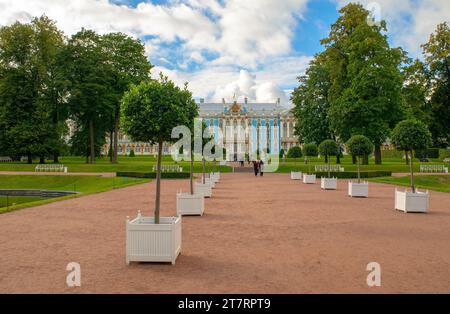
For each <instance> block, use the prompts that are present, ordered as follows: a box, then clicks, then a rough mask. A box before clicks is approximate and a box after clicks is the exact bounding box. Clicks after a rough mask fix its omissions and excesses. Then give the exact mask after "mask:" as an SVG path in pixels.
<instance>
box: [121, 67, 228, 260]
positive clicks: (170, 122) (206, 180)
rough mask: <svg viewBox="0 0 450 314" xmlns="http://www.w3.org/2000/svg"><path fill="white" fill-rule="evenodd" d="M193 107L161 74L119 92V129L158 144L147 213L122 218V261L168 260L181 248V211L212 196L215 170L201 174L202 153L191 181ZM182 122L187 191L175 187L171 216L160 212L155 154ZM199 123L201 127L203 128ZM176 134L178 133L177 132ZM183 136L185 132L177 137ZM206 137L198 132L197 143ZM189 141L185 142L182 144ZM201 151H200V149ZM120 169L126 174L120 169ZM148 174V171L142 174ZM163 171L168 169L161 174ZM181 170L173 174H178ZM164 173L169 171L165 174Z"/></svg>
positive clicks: (193, 209) (194, 209)
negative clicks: (153, 190)
mask: <svg viewBox="0 0 450 314" xmlns="http://www.w3.org/2000/svg"><path fill="white" fill-rule="evenodd" d="M197 116H198V107H197V104H196V103H195V101H194V100H193V98H192V94H191V93H190V92H189V91H188V89H187V86H185V87H184V89H181V88H179V87H178V86H176V85H175V84H174V83H173V82H172V81H170V80H168V79H167V78H166V77H163V76H162V75H161V77H160V79H159V80H148V81H144V82H142V83H141V84H139V85H137V86H132V87H131V88H130V90H129V91H128V92H127V93H125V95H124V98H123V99H122V106H121V124H122V130H123V131H124V132H125V133H126V134H127V135H129V136H130V137H131V138H132V139H133V140H134V141H139V142H148V143H153V144H157V145H158V155H157V163H156V164H157V166H156V196H155V208H154V215H153V216H144V215H142V214H141V212H140V211H138V214H137V217H135V218H134V219H130V218H129V217H127V220H126V252H125V254H126V263H127V264H129V263H130V262H170V263H172V264H175V261H176V259H177V257H178V256H179V254H180V253H181V249H182V247H181V244H182V240H181V239H182V216H183V215H198V216H202V215H203V213H204V211H205V198H208V197H212V189H213V188H214V187H215V185H216V184H217V183H218V182H219V180H220V172H216V171H214V172H212V173H210V174H208V175H207V174H206V166H205V163H206V161H205V158H204V157H203V158H202V164H203V165H202V166H203V175H202V178H201V182H194V173H193V172H194V171H193V170H194V158H193V157H194V148H195V149H197V147H194V146H195V145H194V144H193V143H194V141H193V139H194V135H193V134H194V133H195V132H194V128H195V127H197V126H196V124H195V123H194V121H195V118H196V117H197ZM180 126H181V127H183V128H185V129H186V128H188V129H189V131H190V133H191V138H190V143H191V144H190V148H191V149H190V151H189V152H188V155H189V157H190V158H189V159H190V173H189V178H190V188H189V192H184V193H183V192H182V191H180V192H177V195H176V204H177V216H176V217H161V215H160V210H161V208H160V206H161V201H160V198H161V159H162V150H163V149H162V148H163V143H173V142H175V141H176V139H175V138H174V134H173V133H174V130H176V129H178V127H180ZM205 129H206V126H205V125H204V124H203V126H202V127H201V131H202V134H203V131H205ZM178 135H179V134H178ZM183 140H185V138H183ZM211 140H212V137H210V136H205V137H203V143H202V147H201V149H202V150H203V148H204V147H205V145H206V144H207V143H210V142H211ZM188 147H189V146H188ZM202 155H203V154H202ZM120 175H125V176H126V175H130V173H122V174H120ZM148 175H149V176H153V174H148ZM164 175H168V174H164ZM179 175H181V174H177V175H176V176H177V177H178V176H179ZM169 177H170V175H169Z"/></svg>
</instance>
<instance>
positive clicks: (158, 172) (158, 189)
mask: <svg viewBox="0 0 450 314" xmlns="http://www.w3.org/2000/svg"><path fill="white" fill-rule="evenodd" d="M162 151H163V142H162V141H159V143H158V161H157V162H156V197H155V224H159V212H160V205H161V160H162Z"/></svg>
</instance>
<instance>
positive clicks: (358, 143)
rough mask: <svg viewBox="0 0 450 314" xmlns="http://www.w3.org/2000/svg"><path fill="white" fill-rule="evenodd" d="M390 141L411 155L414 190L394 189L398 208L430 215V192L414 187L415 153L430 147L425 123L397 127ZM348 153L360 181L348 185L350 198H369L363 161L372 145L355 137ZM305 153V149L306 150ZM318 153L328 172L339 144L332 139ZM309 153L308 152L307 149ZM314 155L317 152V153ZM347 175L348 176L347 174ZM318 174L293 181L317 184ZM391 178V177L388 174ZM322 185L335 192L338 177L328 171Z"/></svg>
mask: <svg viewBox="0 0 450 314" xmlns="http://www.w3.org/2000/svg"><path fill="white" fill-rule="evenodd" d="M391 141H392V143H393V144H394V145H395V146H396V148H397V149H399V150H402V151H405V152H406V154H409V166H410V183H411V190H410V191H408V190H404V191H400V190H398V189H397V188H396V189H395V209H398V210H401V211H404V212H421V213H422V212H423V213H424V212H427V210H428V204H429V193H428V191H426V192H421V191H418V190H417V189H416V188H415V186H414V171H413V160H414V158H413V152H414V151H416V150H422V149H425V148H427V147H428V146H429V144H430V143H431V134H430V132H429V130H428V128H427V126H426V125H425V124H423V123H422V122H420V121H418V120H404V121H401V122H399V123H398V124H397V126H396V127H395V128H394V130H393V131H392V134H391ZM346 147H347V151H348V153H349V154H350V155H352V156H356V158H357V165H358V171H357V174H358V176H357V178H358V180H357V181H356V182H355V181H349V182H348V195H349V196H351V197H368V196H369V183H368V182H367V181H362V180H361V169H360V168H361V167H360V164H361V162H360V161H361V158H363V156H368V155H370V154H371V153H372V152H373V148H374V147H373V144H372V143H371V142H370V140H369V139H368V138H367V137H365V136H363V135H354V136H352V137H351V138H350V139H349V140H348V141H347V143H346ZM304 150H305V149H304ZM318 150H319V152H320V154H321V155H324V156H325V160H326V161H327V165H328V169H330V164H329V158H328V156H333V155H336V154H337V153H338V151H337V150H338V145H337V144H336V142H335V141H333V140H325V141H323V142H322V143H321V144H320V145H319V147H318ZM305 151H306V150H305ZM314 153H315V152H314ZM343 174H344V173H338V175H339V176H340V177H345V175H343ZM347 174H348V173H347ZM366 174H367V175H365V177H371V176H376V175H378V174H382V173H375V174H373V175H370V174H369V173H366ZM316 175H317V174H316V173H305V174H302V173H301V172H300V171H293V172H291V179H292V180H303V183H305V184H315V183H316ZM389 175H390V174H389ZM320 177H321V180H320V186H321V188H322V189H324V190H336V189H337V180H338V178H337V177H338V176H331V172H330V171H328V174H327V176H326V177H325V176H323V174H320Z"/></svg>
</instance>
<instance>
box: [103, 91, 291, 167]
mask: <svg viewBox="0 0 450 314" xmlns="http://www.w3.org/2000/svg"><path fill="white" fill-rule="evenodd" d="M198 107H199V116H200V118H202V119H203V120H204V121H205V123H206V125H207V126H208V127H209V128H210V132H211V133H212V134H214V139H215V140H216V142H217V143H218V144H219V145H221V146H223V147H224V148H225V149H226V159H227V160H229V161H232V160H243V159H244V155H245V154H246V153H248V152H256V150H257V149H260V150H264V151H266V152H268V153H278V152H279V151H280V150H281V149H283V150H284V151H285V152H287V151H288V150H289V148H291V147H293V146H296V145H298V144H299V143H298V138H297V137H296V136H295V135H294V128H295V120H294V116H293V114H292V111H291V110H290V109H286V108H285V107H283V106H281V103H280V100H279V99H278V101H277V102H274V103H250V102H249V101H248V99H247V98H245V100H244V102H243V103H238V102H237V101H234V102H232V103H226V102H225V100H224V99H223V100H222V102H221V103H205V102H204V100H203V99H200V102H199V103H198ZM131 150H133V151H134V153H135V155H136V156H139V155H154V154H156V153H157V145H151V144H148V143H134V142H132V141H130V140H129V138H128V137H127V136H126V135H122V134H120V135H119V145H118V153H119V155H128V154H129V153H130V152H131ZM108 151H109V140H108V141H107V144H105V146H104V153H105V154H107V153H108ZM163 152H164V154H170V153H171V152H172V149H171V144H167V145H164V147H163Z"/></svg>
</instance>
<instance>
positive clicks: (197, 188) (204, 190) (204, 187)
mask: <svg viewBox="0 0 450 314" xmlns="http://www.w3.org/2000/svg"><path fill="white" fill-rule="evenodd" d="M194 193H195V194H201V195H203V196H204V197H212V187H211V184H209V183H208V182H206V183H205V184H203V183H199V182H195V183H194Z"/></svg>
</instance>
